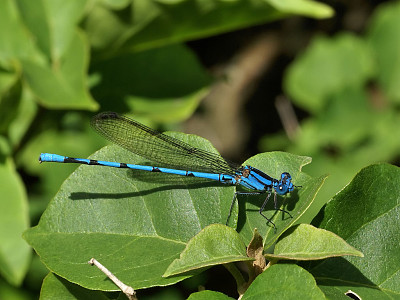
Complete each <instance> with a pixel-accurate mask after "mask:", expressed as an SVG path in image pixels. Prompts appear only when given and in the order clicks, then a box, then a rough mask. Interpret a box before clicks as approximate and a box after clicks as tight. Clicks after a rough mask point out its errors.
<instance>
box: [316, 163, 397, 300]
mask: <svg viewBox="0 0 400 300" xmlns="http://www.w3.org/2000/svg"><path fill="white" fill-rule="evenodd" d="M399 195H400V169H399V168H398V167H395V166H392V165H388V164H376V165H371V166H369V167H366V168H364V169H362V170H361V171H360V172H359V173H358V174H357V175H356V177H355V178H354V179H353V180H352V182H351V183H350V184H349V185H348V186H347V187H346V188H344V189H343V190H342V191H341V192H340V193H338V194H337V195H336V196H335V197H334V198H333V199H332V200H331V201H330V202H329V203H328V204H327V205H326V208H325V210H324V216H323V219H322V223H321V226H320V227H321V228H324V229H326V230H330V231H332V232H334V233H336V234H338V235H339V236H341V237H343V238H344V239H345V240H346V242H348V243H349V244H351V245H353V246H354V247H356V248H357V249H360V251H362V253H364V256H365V257H364V258H357V257H346V258H331V259H327V260H325V261H323V262H321V263H319V264H317V265H316V266H315V267H314V268H313V269H311V272H312V273H313V275H314V276H315V277H316V279H317V281H318V284H319V285H320V286H325V287H326V286H328V287H332V286H334V287H335V288H336V289H337V290H339V291H341V292H342V293H344V292H345V291H346V290H348V289H351V290H353V291H355V292H356V293H357V294H358V295H360V296H361V297H362V299H372V296H373V297H374V299H385V298H396V297H398V295H399V293H400V289H399V287H400V276H399V274H400V257H399V255H400V236H399V234H398V229H399V227H400V219H399V217H398V216H399V213H400V212H399Z"/></svg>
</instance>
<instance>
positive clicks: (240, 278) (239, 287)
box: [224, 263, 247, 296]
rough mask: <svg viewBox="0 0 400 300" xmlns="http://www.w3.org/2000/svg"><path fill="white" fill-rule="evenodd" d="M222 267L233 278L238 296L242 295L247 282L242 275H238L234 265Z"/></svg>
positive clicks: (238, 272)
mask: <svg viewBox="0 0 400 300" xmlns="http://www.w3.org/2000/svg"><path fill="white" fill-rule="evenodd" d="M224 267H225V268H226V269H227V270H228V271H229V273H231V275H232V276H233V278H235V280H236V285H237V291H238V293H239V296H241V295H243V294H244V292H245V291H246V289H247V282H246V280H245V279H244V277H243V275H242V273H240V271H239V270H238V268H237V267H236V266H235V264H234V263H229V264H224Z"/></svg>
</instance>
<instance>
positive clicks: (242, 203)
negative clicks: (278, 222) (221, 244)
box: [237, 190, 299, 232]
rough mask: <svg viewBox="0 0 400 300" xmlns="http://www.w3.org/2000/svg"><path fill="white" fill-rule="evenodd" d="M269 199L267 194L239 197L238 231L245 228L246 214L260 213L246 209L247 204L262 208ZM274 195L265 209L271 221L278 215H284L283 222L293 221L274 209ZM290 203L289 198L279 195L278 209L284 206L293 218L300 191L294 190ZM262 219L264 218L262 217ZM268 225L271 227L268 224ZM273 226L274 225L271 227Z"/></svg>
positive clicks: (285, 214)
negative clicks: (249, 212)
mask: <svg viewBox="0 0 400 300" xmlns="http://www.w3.org/2000/svg"><path fill="white" fill-rule="evenodd" d="M266 197H267V193H264V194H259V195H238V199H237V200H238V203H239V220H238V224H237V230H238V231H239V232H240V230H241V229H243V227H244V226H245V223H246V215H245V214H246V212H248V211H251V212H258V211H259V209H249V208H246V203H251V204H253V205H254V206H257V207H259V208H261V206H262V204H263V203H264V201H265V199H266ZM273 197H274V195H273V193H272V194H271V197H270V198H269V200H268V203H267V205H266V206H265V208H264V214H265V213H266V212H268V214H267V217H268V218H269V219H271V220H273V219H274V218H275V216H276V214H278V213H281V214H282V221H284V220H287V219H291V217H290V216H289V215H288V214H287V213H282V212H281V211H279V210H275V209H274V199H273ZM289 200H290V201H288V198H287V197H282V196H279V195H277V202H278V207H281V206H282V204H283V209H284V210H285V211H287V212H289V213H290V214H291V215H292V216H293V215H294V213H295V211H294V209H295V207H296V204H297V202H298V201H299V191H298V190H294V191H293V192H291V195H290V199H289ZM260 218H262V216H261V215H260ZM265 222H266V223H268V221H267V220H265ZM268 225H271V224H269V223H268ZM271 226H272V225H271Z"/></svg>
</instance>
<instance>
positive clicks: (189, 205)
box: [25, 136, 234, 290]
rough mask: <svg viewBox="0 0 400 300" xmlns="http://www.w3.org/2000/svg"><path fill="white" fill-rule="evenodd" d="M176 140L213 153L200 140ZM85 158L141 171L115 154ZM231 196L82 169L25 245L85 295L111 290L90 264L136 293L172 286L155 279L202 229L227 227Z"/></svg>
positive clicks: (218, 189) (212, 186) (210, 187)
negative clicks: (105, 269)
mask: <svg viewBox="0 0 400 300" xmlns="http://www.w3.org/2000/svg"><path fill="white" fill-rule="evenodd" d="M181 137H182V136H181ZM183 139H184V140H186V141H187V142H189V143H190V144H193V145H196V146H199V147H202V148H206V149H207V150H210V151H215V149H213V148H212V146H211V145H210V144H209V143H208V142H206V141H205V140H203V139H200V138H197V137H194V136H185V137H183ZM92 157H93V158H97V159H103V160H111V161H122V162H134V163H142V164H143V163H145V162H144V161H143V159H141V158H139V157H137V156H135V155H133V154H131V153H129V152H127V151H125V150H122V149H120V148H118V147H116V146H110V147H105V148H103V149H102V150H100V151H99V152H97V153H96V154H95V155H93V156H92ZM54 167H56V166H55V165H54ZM137 174H139V175H137ZM138 176H139V177H138ZM149 176H151V177H149ZM233 190H234V188H233V187H229V186H221V185H220V184H218V183H209V182H204V181H202V180H200V181H197V180H196V179H192V180H190V178H187V177H183V178H181V177H178V176H168V175H165V174H158V173H157V174H154V173H151V174H147V173H143V174H142V173H137V172H134V171H131V170H124V169H112V168H105V167H92V166H81V167H79V168H78V169H77V171H76V172H74V173H73V174H72V175H71V176H70V177H69V178H68V179H67V180H66V181H65V183H64V184H63V186H62V187H61V189H60V191H59V192H58V194H57V195H56V197H55V198H54V199H53V200H52V202H51V203H50V205H49V206H48V208H47V210H46V212H45V213H44V214H43V216H42V218H41V220H40V222H39V225H38V226H37V227H35V228H33V229H31V230H29V231H27V232H26V233H25V238H26V239H27V240H28V241H29V243H30V244H31V245H32V246H33V247H34V249H35V250H36V252H37V253H38V254H39V255H40V257H41V259H42V261H43V262H44V263H45V264H46V266H47V267H48V268H49V269H50V270H52V271H53V272H54V273H56V274H57V275H60V276H61V277H64V278H66V279H68V280H70V281H72V282H74V283H78V284H80V285H82V286H84V287H87V288H92V289H104V290H114V289H115V286H114V285H113V284H112V283H110V282H109V281H107V280H104V278H105V276H104V275H103V274H101V273H100V272H99V271H98V270H95V269H94V268H90V266H88V265H87V261H88V260H89V259H90V258H91V257H95V258H96V259H97V260H99V261H100V262H101V263H102V264H103V265H105V266H107V267H108V268H109V269H110V270H112V271H113V272H114V274H115V275H117V276H118V277H119V278H120V279H121V280H122V281H124V282H125V283H127V284H129V285H131V286H132V287H133V288H135V289H138V288H145V287H150V286H154V285H161V286H162V285H167V284H172V283H175V282H177V281H179V280H182V279H183V278H185V277H183V276H175V277H171V278H162V274H163V273H164V272H165V270H166V269H167V267H168V265H169V264H170V263H171V262H172V261H173V260H174V259H175V258H177V257H178V256H179V253H180V252H181V251H182V250H183V249H184V248H185V246H186V242H187V241H188V240H189V239H190V238H191V237H193V236H194V235H196V234H197V233H198V232H199V231H200V230H201V229H202V228H204V227H205V226H207V225H209V224H212V223H225V222H226V219H227V216H228V213H229V207H230V204H231V199H232V195H233Z"/></svg>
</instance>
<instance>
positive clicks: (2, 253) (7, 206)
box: [0, 155, 31, 285]
mask: <svg viewBox="0 0 400 300" xmlns="http://www.w3.org/2000/svg"><path fill="white" fill-rule="evenodd" d="M0 158H1V160H2V161H1V162H0V193H1V201H0V273H1V275H2V277H4V278H5V279H6V280H7V281H8V282H9V283H11V284H13V285H20V284H21V283H22V280H23V279H24V277H25V274H26V272H27V270H28V266H29V261H30V257H31V252H30V248H29V247H28V245H27V244H26V243H25V242H24V240H23V239H22V238H21V234H22V232H23V231H24V230H25V229H26V228H27V227H28V225H29V220H28V204H27V197H26V191H25V188H24V185H23V183H22V180H21V178H20V177H19V175H18V174H17V173H16V171H15V169H14V164H13V163H12V162H11V160H10V159H5V158H4V157H2V156H1V155H0Z"/></svg>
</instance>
